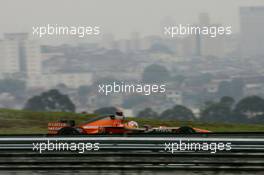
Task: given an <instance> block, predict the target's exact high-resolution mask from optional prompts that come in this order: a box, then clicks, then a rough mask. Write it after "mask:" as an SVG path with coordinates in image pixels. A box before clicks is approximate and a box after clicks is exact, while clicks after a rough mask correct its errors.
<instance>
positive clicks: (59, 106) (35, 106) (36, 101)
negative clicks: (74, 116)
mask: <svg viewBox="0 0 264 175" xmlns="http://www.w3.org/2000/svg"><path fill="white" fill-rule="evenodd" d="M24 109H26V110H31V111H56V112H75V105H74V104H73V103H72V101H71V100H70V98H69V97H68V95H64V94H61V93H60V92H59V91H58V90H56V89H52V90H49V91H47V92H43V93H42V94H41V95H39V96H34V97H32V98H30V99H29V100H28V101H27V103H26V105H25V107H24Z"/></svg>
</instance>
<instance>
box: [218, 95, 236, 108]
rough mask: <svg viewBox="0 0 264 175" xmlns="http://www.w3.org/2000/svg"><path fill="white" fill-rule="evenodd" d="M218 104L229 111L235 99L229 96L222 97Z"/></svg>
mask: <svg viewBox="0 0 264 175" xmlns="http://www.w3.org/2000/svg"><path fill="white" fill-rule="evenodd" d="M220 103H221V104H223V105H225V106H227V107H229V108H230V109H231V108H232V106H233V105H234V103H235V99H234V98H232V97H229V96H224V97H222V98H221V99H220Z"/></svg>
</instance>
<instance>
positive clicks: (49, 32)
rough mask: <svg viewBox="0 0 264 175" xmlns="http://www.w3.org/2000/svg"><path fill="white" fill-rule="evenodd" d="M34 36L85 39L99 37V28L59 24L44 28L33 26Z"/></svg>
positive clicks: (48, 25)
mask: <svg viewBox="0 0 264 175" xmlns="http://www.w3.org/2000/svg"><path fill="white" fill-rule="evenodd" d="M32 34H33V36H38V37H40V38H41V37H44V36H53V35H54V36H64V35H72V36H78V37H79V38H84V37H85V36H89V35H99V34H100V27H99V26H66V25H58V24H47V25H44V26H33V27H32Z"/></svg>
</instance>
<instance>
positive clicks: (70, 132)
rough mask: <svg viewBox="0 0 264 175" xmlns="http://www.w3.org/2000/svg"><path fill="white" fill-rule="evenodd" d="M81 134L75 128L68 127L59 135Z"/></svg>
mask: <svg viewBox="0 0 264 175" xmlns="http://www.w3.org/2000/svg"><path fill="white" fill-rule="evenodd" d="M80 134H81V133H80V132H79V131H77V130H76V129H75V128H71V127H66V128H62V129H60V130H59V132H58V135H80Z"/></svg>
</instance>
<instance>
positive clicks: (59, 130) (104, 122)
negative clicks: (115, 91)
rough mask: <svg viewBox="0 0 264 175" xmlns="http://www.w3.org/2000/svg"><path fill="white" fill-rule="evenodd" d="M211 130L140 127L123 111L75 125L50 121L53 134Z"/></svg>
mask: <svg viewBox="0 0 264 175" xmlns="http://www.w3.org/2000/svg"><path fill="white" fill-rule="evenodd" d="M208 132H210V131H208V130H204V129H199V128H193V127H188V126H183V127H165V126H160V127H150V126H144V127H143V128H139V126H138V123H137V122H135V121H128V122H125V117H124V116H123V113H122V112H117V113H116V115H104V116H99V117H94V118H92V119H90V120H88V121H87V122H86V123H84V124H80V125H78V126H75V122H74V121H73V120H61V121H59V122H49V123H48V134H51V135H90V134H139V133H143V134H147V133H178V134H191V133H208Z"/></svg>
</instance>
